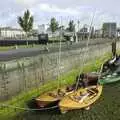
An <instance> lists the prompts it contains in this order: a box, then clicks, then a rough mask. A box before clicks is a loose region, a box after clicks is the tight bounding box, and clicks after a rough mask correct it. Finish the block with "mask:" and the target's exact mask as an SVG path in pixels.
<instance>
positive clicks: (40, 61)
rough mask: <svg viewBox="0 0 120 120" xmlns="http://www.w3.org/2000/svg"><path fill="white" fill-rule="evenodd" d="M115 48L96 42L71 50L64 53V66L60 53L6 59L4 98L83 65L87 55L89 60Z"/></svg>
mask: <svg viewBox="0 0 120 120" xmlns="http://www.w3.org/2000/svg"><path fill="white" fill-rule="evenodd" d="M110 50H111V45H110V44H104V45H96V46H92V47H90V48H89V50H88V51H87V54H84V52H85V51H86V49H85V48H83V49H77V50H70V51H66V52H62V53H61V59H60V67H59V68H60V70H59V69H58V63H59V60H58V53H57V52H56V53H51V54H44V55H39V56H36V57H30V58H23V59H20V60H15V61H9V62H2V63H1V64H0V100H3V99H8V98H10V97H11V96H14V95H16V94H18V93H20V92H22V91H23V90H24V91H27V90H29V89H30V88H33V87H37V86H38V85H40V84H41V85H42V84H44V83H45V82H47V80H51V79H55V78H56V77H57V75H58V73H60V74H63V73H67V72H68V71H69V70H71V69H72V68H75V67H76V66H80V64H81V62H82V60H83V58H84V55H85V61H84V62H85V63H86V62H87V61H88V60H93V59H95V58H96V57H98V56H101V55H103V54H104V53H106V52H108V51H110Z"/></svg>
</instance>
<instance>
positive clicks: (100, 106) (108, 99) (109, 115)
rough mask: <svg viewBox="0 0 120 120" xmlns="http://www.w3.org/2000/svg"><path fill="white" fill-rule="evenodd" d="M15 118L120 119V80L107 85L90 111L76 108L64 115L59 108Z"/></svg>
mask: <svg viewBox="0 0 120 120" xmlns="http://www.w3.org/2000/svg"><path fill="white" fill-rule="evenodd" d="M14 120H120V82H117V83H114V84H109V85H105V86H104V89H103V93H102V96H101V98H100V99H99V100H98V101H96V103H95V104H93V105H92V106H91V109H90V110H89V111H85V110H74V111H70V112H68V113H66V114H63V115H61V114H60V113H59V110H58V109H54V110H51V111H44V112H40V111H39V112H26V113H24V114H20V115H18V116H17V117H16V118H15V119H14Z"/></svg>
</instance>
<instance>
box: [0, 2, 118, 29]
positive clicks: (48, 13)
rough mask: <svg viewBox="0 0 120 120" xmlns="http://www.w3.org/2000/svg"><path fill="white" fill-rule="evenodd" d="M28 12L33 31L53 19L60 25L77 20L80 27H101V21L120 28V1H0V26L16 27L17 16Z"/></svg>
mask: <svg viewBox="0 0 120 120" xmlns="http://www.w3.org/2000/svg"><path fill="white" fill-rule="evenodd" d="M26 9H29V10H30V12H31V14H32V15H33V16H34V28H37V26H38V25H40V24H48V23H49V21H50V19H51V18H52V17H55V18H56V19H57V21H58V22H59V23H60V25H65V26H67V24H68V22H69V20H74V21H75V23H76V26H77V21H78V20H79V21H80V27H82V26H83V25H84V24H87V25H88V26H89V25H90V23H91V20H92V18H93V16H94V19H93V25H94V26H95V27H96V28H101V27H102V24H103V22H117V25H118V26H120V12H119V11H120V0H2V1H1V2H0V26H2V27H5V26H12V27H19V25H18V24H17V17H18V16H22V15H23V13H24V11H25V10H26Z"/></svg>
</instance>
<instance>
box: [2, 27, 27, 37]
mask: <svg viewBox="0 0 120 120" xmlns="http://www.w3.org/2000/svg"><path fill="white" fill-rule="evenodd" d="M24 36H25V32H24V31H23V30H21V29H17V28H11V27H2V28H0V37H4V38H17V37H24Z"/></svg>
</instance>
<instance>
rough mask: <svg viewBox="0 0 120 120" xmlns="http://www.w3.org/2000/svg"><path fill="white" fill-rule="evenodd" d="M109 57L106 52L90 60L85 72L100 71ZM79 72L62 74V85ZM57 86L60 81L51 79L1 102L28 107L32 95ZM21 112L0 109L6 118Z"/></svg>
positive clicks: (71, 81)
mask: <svg viewBox="0 0 120 120" xmlns="http://www.w3.org/2000/svg"><path fill="white" fill-rule="evenodd" d="M109 57H110V54H105V55H104V56H103V57H100V58H96V60H94V61H91V62H88V63H87V64H86V65H85V66H84V69H83V72H90V71H98V69H99V68H100V66H101V64H102V63H103V62H104V61H105V60H107V59H108V58H109ZM79 72H80V68H76V69H73V70H71V71H70V72H68V73H67V74H65V75H63V76H61V77H60V78H59V79H60V81H61V82H60V83H61V86H63V85H69V84H72V83H73V82H74V80H75V78H76V75H78V74H79ZM57 86H58V81H57V80H56V81H54V80H51V81H49V82H48V83H47V84H45V85H43V86H41V87H40V88H36V89H32V90H30V91H29V92H23V93H21V94H19V95H18V96H16V97H13V99H11V100H9V101H6V102H2V103H1V104H8V105H13V106H17V107H26V103H27V101H29V100H30V99H32V97H35V96H38V95H40V94H41V93H44V92H46V91H50V90H52V89H55V88H57ZM20 112H24V111H23V110H15V109H11V108H6V107H2V108H1V109H0V118H2V119H4V120H5V119H8V118H9V119H10V118H12V117H13V116H15V115H16V114H18V113H20Z"/></svg>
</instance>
